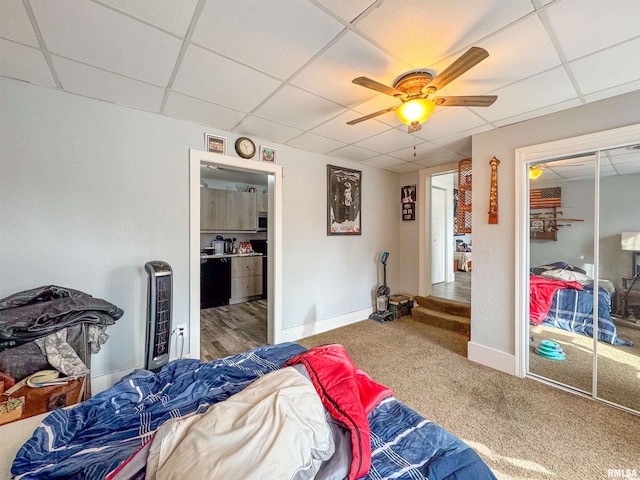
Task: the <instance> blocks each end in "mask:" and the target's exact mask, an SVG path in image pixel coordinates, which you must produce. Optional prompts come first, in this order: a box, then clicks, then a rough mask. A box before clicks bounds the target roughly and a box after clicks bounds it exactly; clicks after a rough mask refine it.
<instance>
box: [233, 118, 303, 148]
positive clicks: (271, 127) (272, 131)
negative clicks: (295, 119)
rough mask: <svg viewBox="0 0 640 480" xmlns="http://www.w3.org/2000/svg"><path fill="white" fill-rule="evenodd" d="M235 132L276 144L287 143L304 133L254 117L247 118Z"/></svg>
mask: <svg viewBox="0 0 640 480" xmlns="http://www.w3.org/2000/svg"><path fill="white" fill-rule="evenodd" d="M234 130H235V131H237V132H239V133H242V134H244V135H253V136H256V137H261V138H268V139H269V140H270V141H272V142H276V143H286V142H287V141H289V140H291V139H292V138H294V137H297V136H298V135H300V134H301V133H303V131H302V130H300V129H298V128H293V127H289V126H287V125H282V124H281V123H276V122H272V121H270V120H265V119H263V118H259V117H255V116H253V115H249V116H247V117H245V118H244V119H243V120H242V122H241V123H240V125H238V126H237V127H236V128H234Z"/></svg>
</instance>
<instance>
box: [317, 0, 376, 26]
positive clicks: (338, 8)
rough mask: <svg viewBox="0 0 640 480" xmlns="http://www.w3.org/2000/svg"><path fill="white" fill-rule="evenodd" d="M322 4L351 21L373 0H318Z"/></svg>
mask: <svg viewBox="0 0 640 480" xmlns="http://www.w3.org/2000/svg"><path fill="white" fill-rule="evenodd" d="M319 1H320V3H322V4H323V5H324V6H326V7H327V8H329V10H331V11H332V12H333V13H335V14H336V15H338V16H339V17H340V18H342V19H343V20H345V21H347V22H351V21H352V20H354V19H355V18H356V17H358V16H359V15H360V14H361V13H362V12H364V11H365V10H366V9H367V8H369V7H370V6H371V5H372V4H373V3H374V1H373V0H349V1H348V2H345V1H344V0H319Z"/></svg>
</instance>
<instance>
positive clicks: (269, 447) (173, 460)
mask: <svg viewBox="0 0 640 480" xmlns="http://www.w3.org/2000/svg"><path fill="white" fill-rule="evenodd" d="M333 452H334V442H333V438H332V435H331V430H330V428H329V426H328V424H327V422H326V418H325V411H324V407H323V406H322V402H321V401H320V398H319V397H318V395H317V393H316V391H315V389H314V387H313V385H312V384H311V382H310V381H309V380H308V379H306V378H304V377H303V376H302V375H301V374H300V373H299V372H297V371H296V370H295V369H294V368H291V367H288V368H283V369H281V370H277V371H275V372H272V373H269V374H267V375H265V376H264V377H261V378H259V379H258V380H256V381H255V382H254V383H252V384H251V385H250V386H248V387H247V388H246V389H244V390H242V391H241V392H239V393H237V394H235V395H233V396H231V397H229V398H228V399H227V400H225V401H224V402H220V403H216V404H215V405H212V406H211V407H210V408H209V409H208V410H207V411H206V412H205V413H204V414H202V415H194V416H192V417H189V418H183V419H181V420H177V421H175V422H167V423H165V424H164V425H163V426H162V427H160V429H158V431H157V433H156V437H155V438H154V440H153V443H152V445H151V449H150V452H149V458H148V461H147V476H146V478H147V480H152V479H158V480H164V479H167V480H168V479H185V478H194V479H195V478H207V479H224V480H228V479H231V478H242V479H267V478H268V479H270V480H275V479H295V480H306V479H311V478H313V477H314V476H315V474H316V473H317V471H318V469H319V468H320V465H321V464H322V462H323V461H325V460H328V459H329V458H331V456H332V455H333Z"/></svg>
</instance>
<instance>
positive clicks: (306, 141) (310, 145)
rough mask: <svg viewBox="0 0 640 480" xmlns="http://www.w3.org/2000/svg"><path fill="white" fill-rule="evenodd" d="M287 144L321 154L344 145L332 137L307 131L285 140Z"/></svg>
mask: <svg viewBox="0 0 640 480" xmlns="http://www.w3.org/2000/svg"><path fill="white" fill-rule="evenodd" d="M287 145H290V146H292V147H296V148H299V149H301V150H306V151H308V152H315V153H322V154H324V153H327V152H331V151H333V150H336V149H338V148H341V147H344V146H345V144H344V143H342V142H338V141H337V140H333V139H332V138H327V137H323V136H320V135H315V134H313V133H309V132H306V133H303V134H302V135H300V136H298V137H296V138H294V139H293V140H289V141H288V142H287Z"/></svg>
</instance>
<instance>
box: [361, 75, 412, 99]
mask: <svg viewBox="0 0 640 480" xmlns="http://www.w3.org/2000/svg"><path fill="white" fill-rule="evenodd" d="M351 82H352V83H355V84H356V85H360V86H361V87H366V88H370V89H371V90H375V91H376V92H380V93H384V94H385V95H391V96H392V97H405V96H406V95H405V94H404V92H401V91H400V90H396V89H395V88H393V87H389V86H388V85H385V84H384V83H380V82H376V81H375V80H372V79H370V78H368V77H358V78H354V79H353V80H351Z"/></svg>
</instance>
